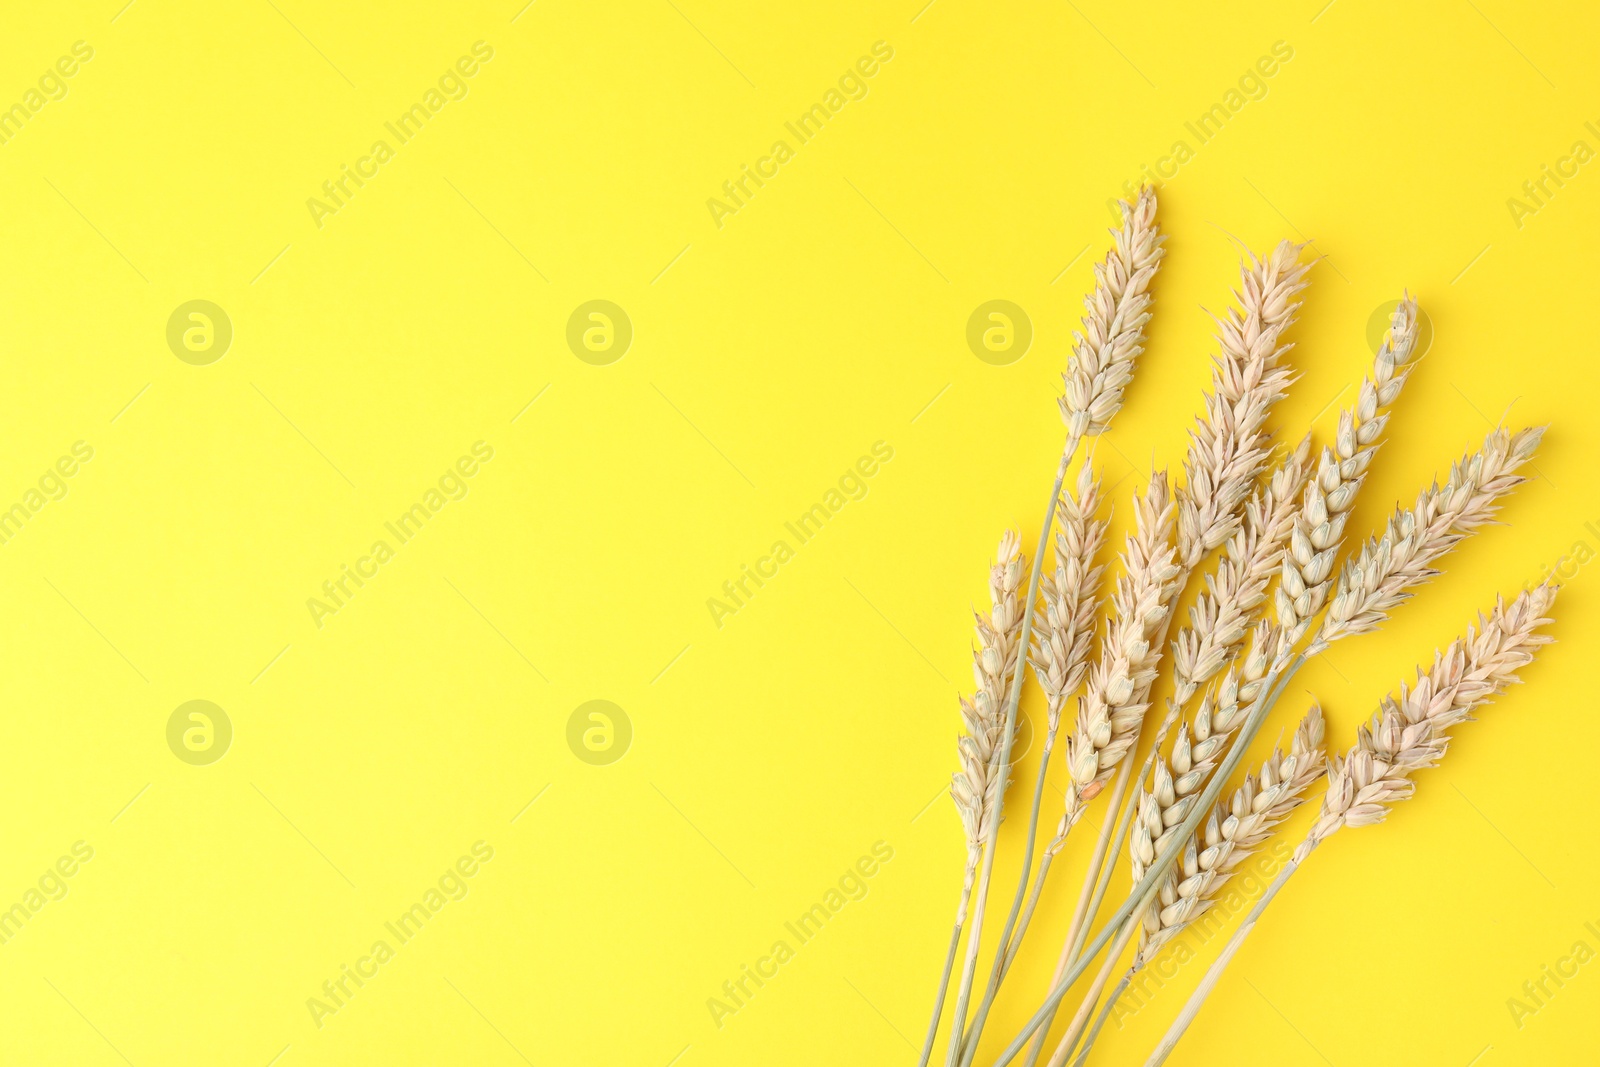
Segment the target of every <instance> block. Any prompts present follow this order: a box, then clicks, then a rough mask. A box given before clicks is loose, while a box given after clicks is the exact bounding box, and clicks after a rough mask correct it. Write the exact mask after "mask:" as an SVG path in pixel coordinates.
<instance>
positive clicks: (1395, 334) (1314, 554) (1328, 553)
mask: <svg viewBox="0 0 1600 1067" xmlns="http://www.w3.org/2000/svg"><path fill="white" fill-rule="evenodd" d="M1416 344H1417V305H1416V302H1415V301H1414V300H1412V299H1411V298H1410V296H1406V297H1405V298H1404V299H1403V300H1401V301H1400V304H1399V306H1398V307H1396V308H1395V311H1394V316H1393V318H1392V319H1391V320H1390V325H1389V333H1388V335H1387V336H1386V337H1385V338H1384V340H1383V343H1382V344H1381V345H1380V346H1379V347H1378V352H1377V355H1376V356H1375V357H1374V359H1373V363H1372V374H1371V376H1370V377H1369V378H1367V379H1366V380H1365V381H1364V382H1362V383H1361V392H1360V394H1359V395H1358V396H1357V397H1356V402H1355V404H1354V406H1352V407H1349V408H1346V409H1345V410H1343V411H1341V412H1340V413H1339V430H1338V433H1337V435H1336V436H1335V438H1334V444H1333V447H1332V448H1324V449H1323V450H1322V456H1321V459H1320V461H1319V463H1318V467H1317V474H1316V477H1315V478H1313V479H1312V481H1311V484H1310V485H1308V486H1306V495H1305V503H1304V506H1303V507H1302V509H1301V512H1300V515H1299V516H1298V517H1297V518H1296V520H1295V525H1294V531H1293V535H1292V537H1291V538H1290V546H1289V550H1288V551H1287V552H1285V553H1284V558H1283V571H1282V579H1281V581H1280V582H1279V585H1278V592H1277V610H1278V622H1279V625H1280V626H1282V627H1283V637H1282V640H1283V642H1284V648H1285V650H1287V649H1288V648H1289V647H1291V646H1293V645H1295V644H1298V643H1299V641H1300V638H1301V637H1303V636H1305V632H1306V629H1307V628H1308V627H1309V626H1310V625H1311V620H1312V618H1313V617H1314V616H1315V615H1316V614H1317V613H1318V612H1319V611H1321V610H1322V607H1323V604H1324V602H1325V601H1326V599H1327V595H1328V589H1329V588H1330V587H1331V586H1332V584H1333V565H1334V562H1335V560H1336V558H1337V556H1338V554H1339V546H1340V544H1341V543H1343V540H1344V527H1345V523H1346V521H1347V520H1348V519H1349V517H1350V510H1351V508H1352V507H1354V505H1355V499H1356V494H1357V493H1359V492H1360V490H1361V484H1362V482H1364V481H1366V477H1367V471H1368V469H1369V468H1370V467H1371V466H1372V459H1373V456H1374V455H1375V454H1376V452H1377V449H1378V445H1379V442H1380V439H1381V438H1382V436H1383V431H1384V428H1385V427H1386V426H1387V425H1388V422H1389V408H1390V407H1391V406H1393V404H1394V402H1395V400H1396V399H1397V398H1398V397H1399V395H1400V390H1401V388H1403V387H1404V385H1405V383H1406V378H1407V377H1409V376H1410V374H1411V371H1412V369H1413V367H1414V366H1415V364H1413V363H1412V360H1411V357H1412V354H1413V353H1414V352H1415V350H1416Z"/></svg>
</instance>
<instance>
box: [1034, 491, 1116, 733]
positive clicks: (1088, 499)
mask: <svg viewBox="0 0 1600 1067" xmlns="http://www.w3.org/2000/svg"><path fill="white" fill-rule="evenodd" d="M1099 507H1100V483H1099V481H1098V480H1096V479H1095V477H1094V472H1093V468H1092V466H1091V465H1089V464H1087V463H1086V464H1084V467H1083V469H1082V470H1081V471H1080V472H1079V474H1078V488H1077V492H1076V493H1073V492H1066V493H1063V494H1062V496H1061V503H1060V506H1059V511H1058V514H1059V515H1060V523H1061V526H1060V529H1059V530H1057V531H1056V538H1055V548H1054V557H1055V559H1054V563H1055V565H1054V566H1053V567H1052V568H1050V569H1049V570H1047V571H1046V572H1045V573H1044V575H1043V578H1042V580H1041V581H1040V583H1039V592H1040V594H1041V596H1042V602H1041V603H1040V605H1039V607H1038V609H1037V614H1036V615H1035V617H1034V637H1035V640H1034V641H1033V642H1032V643H1033V648H1032V649H1031V650H1030V655H1029V663H1030V664H1031V665H1032V667H1033V671H1034V675H1035V676H1036V677H1037V678H1038V679H1039V685H1040V687H1041V688H1043V689H1044V695H1045V714H1046V718H1047V722H1048V724H1049V725H1048V730H1049V734H1048V736H1049V737H1051V738H1054V736H1055V733H1056V730H1057V728H1058V727H1059V726H1060V723H1061V709H1062V708H1063V707H1064V706H1065V705H1066V703H1067V700H1068V699H1069V698H1070V697H1071V696H1072V694H1073V693H1075V692H1077V690H1078V686H1079V685H1080V684H1081V683H1082V682H1083V675H1084V671H1085V670H1086V669H1087V668H1088V663H1089V647H1090V645H1091V644H1092V643H1093V640H1094V617H1095V607H1096V605H1097V593H1098V590H1099V588H1100V579H1101V577H1102V575H1103V574H1104V573H1105V566H1104V564H1099V565H1097V564H1096V563H1095V559H1096V557H1098V556H1099V554H1100V549H1101V547H1102V546H1103V545H1104V544H1105V539H1106V521H1105V520H1104V519H1102V518H1100V517H1099V516H1098V514H1097V513H1098V511H1099Z"/></svg>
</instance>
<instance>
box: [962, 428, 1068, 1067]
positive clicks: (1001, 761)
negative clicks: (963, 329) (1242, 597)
mask: <svg viewBox="0 0 1600 1067" xmlns="http://www.w3.org/2000/svg"><path fill="white" fill-rule="evenodd" d="M1082 439H1083V438H1082V435H1081V433H1079V432H1078V431H1077V430H1076V429H1069V430H1068V431H1067V443H1066V446H1065V447H1064V448H1063V449H1062V450H1061V463H1060V465H1059V466H1058V467H1057V468H1056V479H1055V483H1054V484H1053V485H1052V486H1051V487H1050V503H1049V504H1048V505H1047V506H1046V508H1045V514H1044V526H1043V528H1042V529H1041V530H1040V531H1039V545H1038V548H1037V550H1036V551H1035V552H1034V556H1033V567H1032V571H1031V573H1030V574H1029V576H1028V593H1027V597H1026V599H1025V600H1023V604H1024V605H1025V609H1024V611H1023V613H1022V631H1021V636H1020V637H1019V639H1018V644H1019V647H1021V648H1027V647H1028V638H1029V635H1030V633H1031V631H1032V626H1033V610H1032V608H1033V605H1034V604H1035V603H1037V602H1038V599H1039V577H1040V574H1041V573H1042V572H1043V569H1044V567H1043V564H1044V554H1045V552H1046V550H1048V549H1049V547H1050V527H1051V525H1052V524H1053V523H1054V522H1055V517H1056V504H1057V502H1058V501H1059V500H1060V499H1061V486H1062V484H1063V483H1065V482H1066V480H1067V467H1068V466H1069V465H1070V464H1071V462H1072V458H1073V456H1074V455H1076V453H1077V451H1078V443H1079V442H1080V441H1081V440H1082ZM1022 661H1023V657H1021V656H1018V657H1017V666H1016V673H1015V674H1014V675H1013V677H1012V683H1011V696H1010V698H1009V699H1008V700H1007V701H1006V713H1005V720H1004V725H1003V727H1002V729H1001V733H1000V743H999V745H998V747H997V748H996V750H995V759H994V763H993V764H992V765H991V767H990V771H991V774H993V775H994V777H995V780H996V781H997V782H998V795H997V797H996V802H995V805H994V810H993V811H992V812H990V813H989V815H988V817H987V819H986V820H985V828H984V834H983V867H982V871H981V873H980V874H979V876H978V886H977V891H976V895H975V896H974V898H973V903H972V919H971V922H970V924H969V926H968V928H967V957H966V962H965V963H963V964H962V967H961V979H960V983H959V984H958V985H957V987H956V988H957V993H956V1003H955V1008H954V1011H953V1014H952V1015H951V1023H950V1054H949V1056H948V1057H947V1058H946V1061H945V1062H946V1064H947V1065H948V1067H956V1064H957V1063H958V1062H959V1060H960V1056H961V1047H962V1040H963V1037H964V1035H965V1034H966V1025H967V1001H968V1000H969V999H970V998H971V996H972V980H973V977H974V975H976V973H977V970H978V950H979V947H980V944H981V942H982V940H983V915H984V908H985V905H987V904H988V902H989V883H990V879H991V878H992V877H993V875H994V856H995V846H996V843H997V842H998V840H999V837H1000V812H1001V808H1002V807H1003V805H1004V799H1005V786H1006V779H1007V778H1009V777H1010V773H1011V743H1012V741H1014V740H1016V730H1017V705H1018V704H1019V703H1020V702H1021V700H1022V679H1023V675H1024V673H1025V672H1024V670H1023V662H1022ZM974 1040H976V1037H975V1036H974Z"/></svg>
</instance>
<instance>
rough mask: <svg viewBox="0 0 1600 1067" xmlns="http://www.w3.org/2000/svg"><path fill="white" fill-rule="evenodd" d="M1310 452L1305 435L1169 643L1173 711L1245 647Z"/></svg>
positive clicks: (1251, 507) (1290, 524)
mask: <svg viewBox="0 0 1600 1067" xmlns="http://www.w3.org/2000/svg"><path fill="white" fill-rule="evenodd" d="M1310 454H1311V437H1310V435H1307V436H1306V438H1305V439H1304V440H1302V441H1301V442H1300V445H1299V447H1298V448H1296V449H1295V450H1294V451H1293V452H1291V453H1290V454H1289V455H1288V456H1287V457H1286V458H1285V459H1284V460H1283V462H1282V464H1281V465H1279V467H1278V469H1277V470H1275V471H1274V472H1273V473H1272V477H1271V478H1270V479H1268V481H1267V484H1266V485H1265V486H1263V487H1262V488H1260V489H1258V490H1257V491H1256V493H1255V495H1254V496H1252V497H1251V499H1250V501H1249V502H1248V503H1247V504H1246V505H1245V509H1244V521H1243V523H1241V524H1240V525H1239V527H1238V529H1236V530H1235V531H1234V534H1233V536H1232V537H1231V538H1230V539H1229V540H1228V547H1227V550H1226V553H1225V554H1224V555H1223V557H1222V558H1221V560H1219V561H1218V563H1217V569H1216V572H1215V574H1213V575H1209V576H1207V578H1206V588H1205V591H1203V592H1202V593H1201V594H1200V597H1199V599H1198V600H1196V601H1195V605H1194V607H1193V608H1191V609H1189V625H1188V626H1185V627H1184V628H1183V630H1182V631H1181V632H1180V633H1179V634H1178V637H1177V640H1175V641H1174V642H1173V645H1172V676H1173V694H1172V698H1171V702H1172V704H1173V706H1174V707H1177V708H1182V707H1183V706H1184V705H1186V704H1187V703H1188V702H1189V699H1190V697H1192V696H1193V695H1194V693H1195V691H1196V690H1197V689H1198V688H1199V687H1200V686H1202V685H1204V684H1205V683H1206V682H1208V681H1210V680H1211V679H1212V678H1213V677H1215V676H1216V674H1217V672H1218V671H1220V670H1222V668H1223V667H1224V666H1225V665H1226V664H1227V663H1228V662H1229V661H1230V660H1232V659H1233V657H1234V656H1235V655H1237V654H1238V652H1239V649H1240V648H1242V647H1243V646H1244V640H1245V637H1246V635H1247V634H1248V633H1249V631H1250V620H1251V618H1252V617H1253V616H1254V614H1255V611H1256V609H1257V608H1258V607H1260V606H1261V604H1262V602H1263V601H1264V600H1265V599H1266V596H1267V586H1268V585H1269V584H1270V583H1271V581H1272V578H1273V576H1274V575H1276V574H1277V573H1278V568H1279V564H1280V561H1281V559H1282V557H1283V545H1284V542H1285V541H1286V539H1287V538H1288V536H1289V532H1290V531H1291V530H1292V529H1293V528H1294V523H1295V518H1296V515H1297V514H1298V510H1299V503H1298V498H1299V496H1300V491H1301V488H1302V487H1303V486H1304V485H1305V481H1306V475H1307V474H1308V473H1309V466H1308V460H1309V457H1310Z"/></svg>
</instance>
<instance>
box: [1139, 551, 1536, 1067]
mask: <svg viewBox="0 0 1600 1067" xmlns="http://www.w3.org/2000/svg"><path fill="white" fill-rule="evenodd" d="M1556 592H1557V588H1556V586H1554V585H1551V584H1549V583H1546V584H1544V585H1541V586H1539V587H1537V588H1535V589H1532V590H1528V591H1526V592H1524V593H1522V594H1521V595H1520V596H1518V597H1517V598H1516V599H1515V600H1514V601H1512V603H1511V604H1510V605H1509V606H1508V605H1507V604H1506V603H1505V601H1504V600H1499V601H1497V602H1496V604H1495V607H1494V610H1493V611H1491V612H1489V614H1488V615H1479V617H1478V624H1477V626H1476V627H1468V629H1467V632H1466V635H1465V636H1464V637H1461V638H1458V639H1457V640H1456V641H1455V642H1454V643H1452V644H1451V645H1450V647H1449V648H1447V649H1446V650H1445V651H1444V652H1442V653H1436V654H1435V655H1434V660H1433V666H1432V667H1431V668H1430V669H1429V670H1427V671H1421V670H1419V671H1418V672H1417V683H1416V685H1415V686H1412V687H1410V688H1409V689H1408V688H1407V687H1405V686H1401V687H1400V692H1399V695H1398V696H1397V697H1391V698H1387V699H1385V700H1384V702H1383V704H1382V705H1381V706H1380V707H1379V709H1378V712H1377V713H1376V714H1375V715H1374V716H1373V718H1372V721H1371V722H1370V723H1368V724H1367V725H1366V726H1363V727H1362V728H1361V729H1360V730H1359V731H1358V732H1357V735H1356V743H1355V744H1354V745H1353V746H1352V747H1351V749H1350V750H1349V751H1348V752H1347V753H1345V755H1344V756H1343V757H1342V758H1337V759H1334V760H1331V761H1329V768H1328V789H1327V792H1326V794H1324V796H1323V801H1322V811H1321V813H1320V814H1319V816H1318V818H1317V821H1316V823H1315V824H1314V825H1313V826H1312V828H1311V830H1310V832H1309V833H1308V834H1307V835H1306V838H1305V840H1304V841H1302V842H1301V843H1300V845H1299V847H1298V848H1296V849H1295V852H1294V856H1293V857H1292V858H1291V859H1290V861H1289V862H1288V863H1287V864H1285V865H1284V867H1283V870H1282V871H1280V872H1279V873H1278V876H1277V878H1276V879H1274V880H1273V883H1272V885H1271V886H1270V887H1268V889H1267V891H1266V893H1264V894H1263V895H1262V897H1261V899H1260V900H1259V901H1257V902H1256V905H1255V907H1254V908H1252V909H1251V910H1250V913H1249V915H1247V916H1246V917H1245V920H1244V922H1243V924H1241V925H1240V927H1239V929H1238V930H1237V931H1236V932H1235V933H1234V935H1233V937H1232V938H1231V939H1230V940H1229V942H1228V944H1227V946H1226V947H1225V948H1224V949H1223V951H1222V953H1221V955H1220V956H1218V958H1217V960H1216V962H1215V963H1213V964H1212V966H1211V969H1210V970H1208V971H1207V972H1206V975H1205V977H1204V978H1203V979H1202V980H1201V983H1200V986H1199V988H1197V989H1196V990H1195V992H1194V995H1193V996H1192V997H1190V999H1189V1002H1188V1003H1187V1004H1185V1005H1184V1009H1183V1011H1182V1013H1181V1014H1180V1015H1179V1016H1178V1018H1177V1020H1176V1021H1175V1022H1174V1023H1173V1024H1172V1028H1171V1029H1170V1030H1168V1031H1167V1034H1166V1037H1164V1038H1163V1039H1162V1042H1161V1044H1160V1045H1158V1046H1157V1047H1156V1049H1155V1051H1154V1052H1153V1053H1152V1054H1151V1056H1150V1058H1149V1060H1148V1061H1147V1062H1146V1064H1145V1067H1159V1065H1160V1064H1161V1063H1163V1062H1165V1060H1166V1058H1167V1056H1169V1055H1170V1054H1171V1052H1172V1049H1173V1048H1174V1047H1175V1046H1176V1045H1177V1043H1178V1040H1179V1038H1181V1037H1182V1036H1183V1033H1184V1031H1185V1030H1187V1029H1188V1027H1189V1024H1190V1023H1191V1022H1193V1020H1194V1017H1195V1015H1196V1014H1197V1013H1198V1012H1199V1010H1200V1007H1201V1005H1203V1004H1204V1003H1205V999H1206V997H1207V996H1208V995H1209V994H1210V992H1211V990H1212V989H1213V988H1214V987H1215V986H1216V983H1217V980H1218V979H1219V978H1220V977H1221V975H1222V972H1223V971H1224V970H1225V969H1226V968H1227V965H1228V963H1229V962H1230V961H1231V960H1232V959H1233V957H1234V955H1235V954H1236V953H1237V952H1238V950H1239V946H1240V945H1242V944H1243V943H1244V940H1245V938H1246V937H1248V936H1249V935H1250V932H1251V931H1252V930H1253V929H1255V925H1256V923H1257V922H1258V921H1259V920H1260V918H1261V914H1262V913H1263V912H1264V911H1265V910H1266V908H1267V905H1269V904H1270V903H1271V902H1272V900H1273V898H1274V897H1276V896H1277V894H1278V892H1279V891H1280V890H1281V889H1282V888H1283V886H1284V884H1285V883H1286V882H1288V880H1289V878H1290V877H1291V876H1292V875H1293V874H1294V872H1295V871H1297V870H1299V868H1300V866H1301V864H1303V863H1304V862H1305V860H1306V858H1307V857H1308V856H1310V854H1311V852H1312V850H1313V849H1315V848H1316V847H1317V846H1318V845H1320V844H1321V843H1322V842H1323V841H1325V840H1327V839H1328V838H1329V837H1330V836H1331V835H1333V834H1334V833H1335V832H1337V831H1338V830H1340V829H1341V828H1343V827H1346V826H1352V827H1354V826H1371V825H1374V824H1376V823H1379V822H1382V821H1383V820H1384V818H1385V816H1386V815H1387V814H1388V810H1389V808H1390V807H1392V806H1393V805H1394V804H1396V803H1398V802H1400V801H1402V800H1405V799H1406V798H1408V797H1410V796H1411V795H1412V793H1413V792H1414V790H1415V788H1416V787H1415V784H1414V783H1413V781H1412V777H1413V776H1414V775H1415V774H1416V773H1417V772H1418V771H1420V770H1423V769H1425V768H1428V767H1432V766H1433V765H1435V764H1436V763H1438V762H1439V760H1440V759H1442V758H1443V757H1444V755H1445V752H1446V750H1447V749H1448V748H1449V744H1450V733H1449V732H1450V730H1451V729H1453V728H1454V727H1456V726H1458V725H1460V724H1461V723H1463V722H1466V721H1468V720H1470V719H1471V718H1472V712H1473V711H1474V710H1475V709H1477V708H1479V707H1481V706H1482V705H1484V704H1486V703H1488V702H1489V701H1491V700H1493V699H1494V698H1495V697H1496V696H1498V695H1499V694H1501V693H1502V692H1504V691H1505V690H1506V688H1507V687H1508V686H1511V685H1514V684H1516V683H1517V682H1518V681H1520V679H1519V678H1518V676H1517V674H1518V672H1519V671H1520V670H1521V669H1522V668H1523V667H1525V666H1526V665H1527V664H1528V663H1529V662H1531V661H1532V660H1533V656H1534V653H1535V652H1536V651H1537V650H1538V649H1539V648H1541V647H1542V646H1544V645H1547V644H1549V643H1550V641H1551V640H1552V639H1551V638H1550V637H1549V635H1547V634H1544V633H1541V632H1540V631H1541V630H1542V629H1543V627H1545V626H1547V625H1549V623H1550V618H1549V616H1548V612H1549V611H1550V608H1551V606H1552V605H1553V604H1554V602H1555V597H1556Z"/></svg>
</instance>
